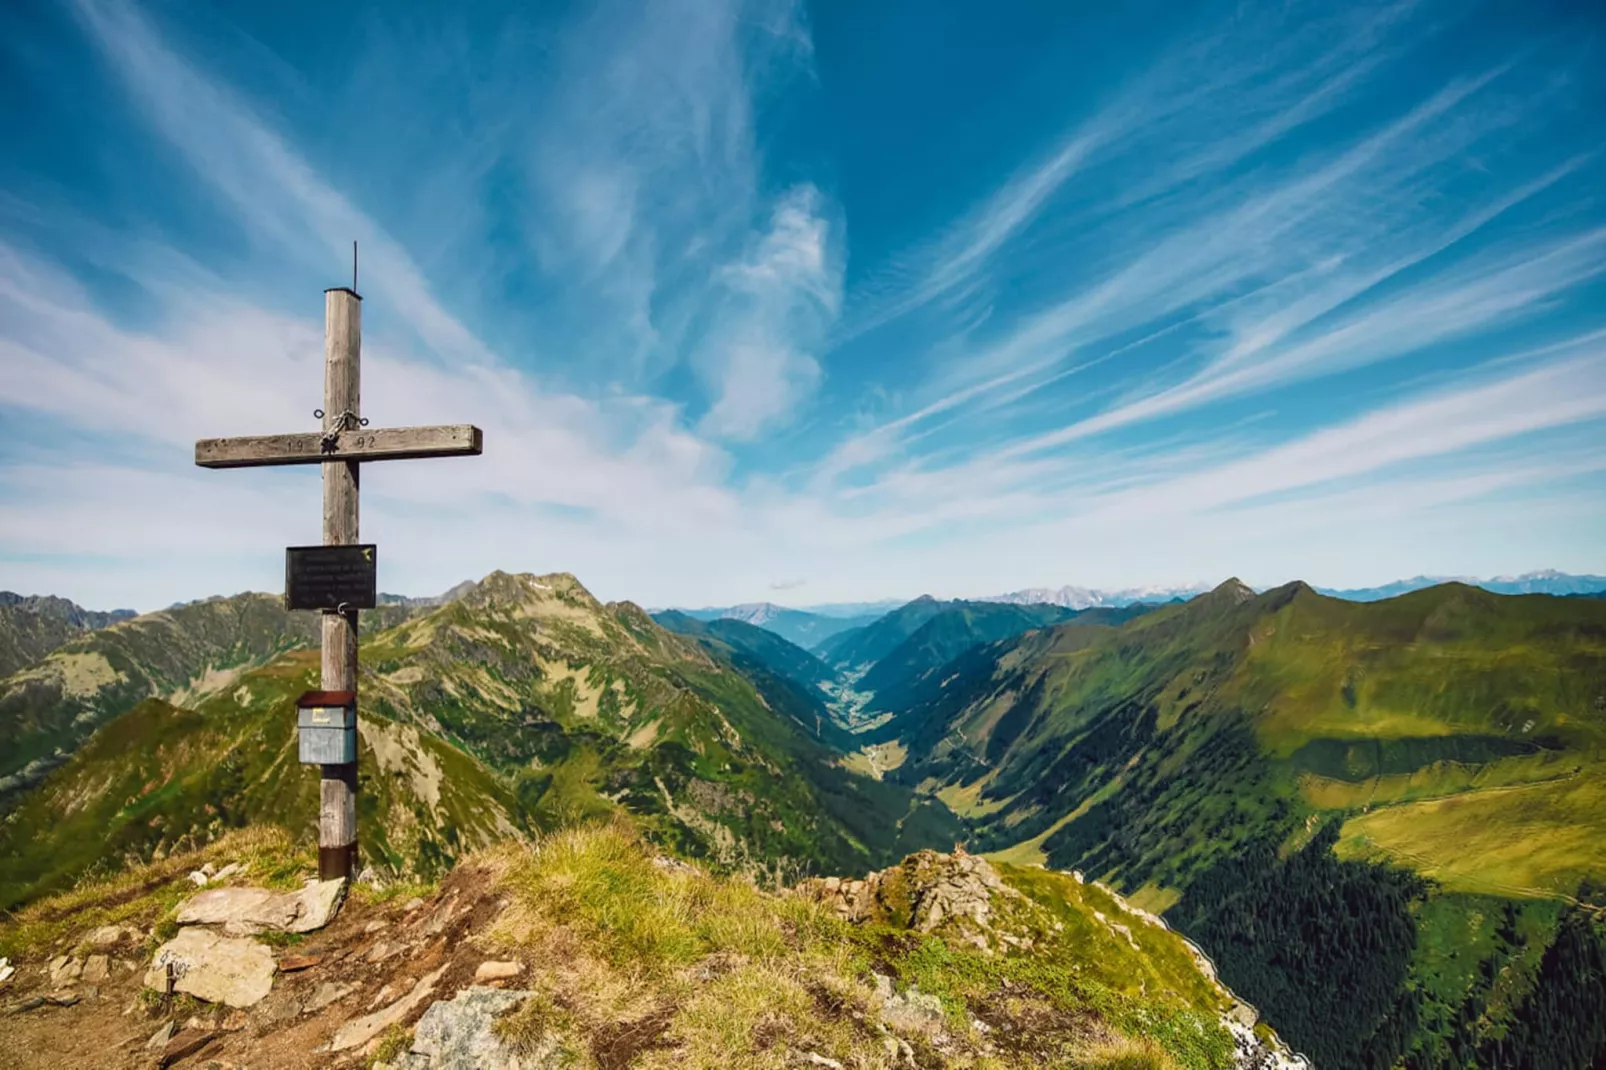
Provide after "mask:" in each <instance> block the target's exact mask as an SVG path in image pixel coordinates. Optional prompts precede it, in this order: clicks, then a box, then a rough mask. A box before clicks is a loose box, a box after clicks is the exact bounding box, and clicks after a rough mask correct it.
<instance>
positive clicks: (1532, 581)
mask: <svg viewBox="0 0 1606 1070" xmlns="http://www.w3.org/2000/svg"><path fill="white" fill-rule="evenodd" d="M1441 583H1465V584H1468V585H1470V586H1473V587H1482V588H1483V589H1484V590H1486V591H1492V592H1493V593H1495V594H1555V595H1568V594H1595V593H1597V592H1600V591H1606V576H1588V575H1585V576H1580V575H1574V574H1572V573H1568V572H1557V571H1556V570H1555V569H1544V570H1543V571H1540V572H1525V573H1523V574H1522V575H1520V576H1495V577H1493V578H1492V579H1486V580H1480V579H1477V578H1475V577H1471V576H1414V577H1412V578H1411V579H1408V580H1395V581H1394V582H1393V583H1385V584H1383V585H1382V586H1381V587H1358V588H1352V589H1349V590H1341V589H1333V588H1328V587H1318V588H1316V590H1318V591H1320V592H1321V593H1322V594H1326V595H1332V596H1333V597H1334V598H1343V599H1347V600H1348V601H1351V602H1376V601H1380V600H1381V599H1384V598H1393V597H1395V596H1396V595H1402V594H1409V593H1410V592H1412V591H1420V590H1422V589H1423V588H1425V587H1434V586H1437V585H1438V584H1441Z"/></svg>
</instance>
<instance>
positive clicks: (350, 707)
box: [296, 691, 357, 765]
mask: <svg viewBox="0 0 1606 1070" xmlns="http://www.w3.org/2000/svg"><path fill="white" fill-rule="evenodd" d="M296 733H297V735H298V736H299V738H300V744H301V746H300V751H301V761H302V762H303V763H304V764H306V765H355V764H356V762H357V693H356V692H355V691H307V692H304V693H303V694H302V696H301V697H300V698H298V699H296Z"/></svg>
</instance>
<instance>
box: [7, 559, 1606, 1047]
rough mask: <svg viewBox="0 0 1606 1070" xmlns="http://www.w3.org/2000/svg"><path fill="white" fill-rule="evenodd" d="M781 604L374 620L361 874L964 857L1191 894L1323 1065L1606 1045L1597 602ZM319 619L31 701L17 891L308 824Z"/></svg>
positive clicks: (241, 628)
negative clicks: (571, 839)
mask: <svg viewBox="0 0 1606 1070" xmlns="http://www.w3.org/2000/svg"><path fill="white" fill-rule="evenodd" d="M1576 579H1579V578H1576V577H1573V578H1562V577H1557V576H1553V575H1550V576H1537V577H1536V576H1530V577H1520V578H1516V579H1512V580H1502V581H1499V582H1510V583H1528V584H1533V583H1548V584H1560V583H1562V582H1564V580H1565V581H1566V582H1571V581H1572V580H1576ZM1588 579H1589V578H1583V580H1586V581H1587V580H1588ZM1491 582H1494V581H1491ZM1586 585H1587V584H1586ZM1165 593H1166V592H1159V593H1158V595H1157V596H1156V597H1158V596H1159V595H1164V594H1165ZM752 608H753V609H754V612H753V613H752V614H751V616H753V617H756V618H757V619H758V620H759V623H753V622H752V621H750V620H744V619H740V618H739V617H737V616H727V615H723V614H721V613H713V615H712V616H705V614H707V613H712V611H703V612H701V613H695V614H694V613H686V612H681V611H673V610H669V611H660V612H658V613H656V614H653V615H648V614H647V613H646V612H644V611H643V610H641V609H639V608H638V607H636V606H635V605H633V604H632V603H628V602H615V603H607V604H604V603H601V602H598V601H597V600H596V599H595V598H593V597H592V596H591V595H590V594H589V592H587V591H586V589H585V588H584V587H583V586H582V585H581V584H580V583H579V581H578V580H576V579H575V578H574V577H572V576H569V575H567V574H561V573H559V574H551V575H546V576H531V575H509V574H504V573H493V574H491V575H490V576H487V577H485V578H484V579H483V580H480V581H478V582H476V583H473V584H468V585H460V586H459V587H458V588H454V589H453V591H452V592H451V593H450V597H441V598H437V599H430V600H424V599H418V600H405V601H404V600H394V601H392V602H391V604H389V605H386V606H384V607H382V608H381V609H379V610H377V611H374V612H371V613H365V614H364V616H363V630H362V643H361V687H362V693H363V696H364V698H363V709H362V732H361V743H360V753H361V765H362V769H363V770H364V773H363V776H364V780H363V787H362V796H361V798H362V800H363V803H362V805H363V807H364V809H363V810H362V812H361V820H362V822H363V826H364V830H365V831H364V841H363V843H364V851H365V858H366V859H368V860H369V863H370V864H371V865H372V866H374V867H375V868H376V870H377V871H378V872H381V873H383V874H389V875H404V876H410V877H412V878H424V879H428V878H429V877H430V876H431V875H438V874H440V873H442V872H444V871H445V869H446V868H447V867H449V866H450V865H451V864H452V863H453V861H454V860H455V859H457V858H459V857H461V856H462V855H463V854H464V853H465V852H467V851H469V850H472V849H474V848H476V847H480V846H484V845H487V844H489V843H492V842H494V841H497V840H502V839H510V838H511V839H520V838H525V837H529V836H533V835H535V834H537V833H539V832H540V831H542V830H552V829H557V828H566V827H571V826H573V825H575V824H577V823H580V824H584V823H586V822H590V821H594V820H597V819H606V818H608V817H609V816H610V815H615V814H621V813H627V814H629V815H631V817H632V820H634V821H637V822H639V823H640V824H641V827H642V828H643V830H644V834H645V835H646V836H647V837H648V838H649V839H650V841H651V842H652V843H653V844H655V845H656V848H655V849H659V850H663V851H667V852H670V853H673V854H676V855H679V856H681V857H686V858H692V859H697V860H700V861H701V862H702V863H703V864H705V865H707V866H709V867H712V868H713V869H715V870H716V871H721V872H734V873H743V874H747V875H748V876H749V877H756V878H758V879H761V880H772V881H773V880H778V879H780V878H782V877H786V878H793V877H796V876H797V875H800V874H805V873H821V874H842V873H858V872H864V871H865V870H866V869H869V868H872V867H877V866H883V865H887V864H890V863H891V862H894V861H896V860H897V859H898V858H900V857H902V856H903V855H904V854H907V853H908V852H910V851H913V850H917V849H920V848H925V847H940V848H943V849H947V848H949V847H951V846H952V845H953V844H955V843H959V842H963V843H965V844H966V845H967V847H968V849H969V850H971V851H974V852H983V853H985V854H986V855H987V856H988V857H989V858H991V859H993V860H994V861H995V862H996V863H998V864H999V865H1006V866H1011V867H1015V869H1012V870H1011V872H1027V871H1028V870H1029V869H1030V867H1033V866H1046V867H1047V868H1049V869H1053V870H1075V871H1077V872H1079V873H1081V874H1082V875H1084V876H1085V877H1086V878H1087V879H1088V880H1093V879H1097V880H1099V881H1102V882H1105V883H1107V884H1108V885H1109V886H1110V887H1111V888H1113V889H1115V890H1118V891H1120V892H1122V893H1124V894H1126V895H1127V896H1129V897H1130V899H1131V900H1132V902H1133V903H1134V904H1136V906H1137V907H1140V908H1143V909H1146V910H1148V911H1151V912H1153V913H1154V914H1163V916H1164V917H1165V919H1166V921H1167V922H1169V923H1170V924H1172V925H1175V926H1177V927H1178V928H1179V929H1180V930H1181V931H1182V932H1184V933H1185V934H1187V935H1188V936H1189V937H1190V938H1192V939H1193V940H1195V941H1196V942H1197V943H1198V944H1199V945H1200V946H1202V947H1204V948H1205V949H1206V950H1207V951H1208V953H1209V954H1210V956H1211V958H1212V959H1213V960H1214V963H1215V967H1216V968H1217V969H1218V970H1219V972H1220V975H1221V977H1222V978H1223V980H1225V981H1226V982H1227V983H1228V984H1229V985H1231V986H1232V988H1233V989H1234V990H1235V991H1236V992H1238V993H1239V994H1240V995H1242V996H1243V997H1244V998H1246V999H1247V1000H1248V1001H1249V1002H1250V1003H1252V1004H1254V1006H1255V1007H1256V1008H1258V1009H1259V1011H1260V1012H1261V1013H1262V1014H1263V1015H1264V1016H1265V1017H1266V1019H1267V1020H1268V1021H1269V1022H1270V1023H1271V1025H1272V1026H1274V1027H1275V1028H1276V1029H1277V1031H1278V1032H1279V1033H1280V1034H1281V1035H1282V1036H1283V1037H1284V1038H1285V1039H1287V1040H1288V1041H1289V1042H1291V1043H1292V1044H1293V1045H1294V1046H1295V1047H1296V1048H1298V1049H1300V1050H1303V1051H1305V1052H1307V1053H1308V1054H1309V1055H1310V1056H1311V1057H1312V1058H1313V1060H1314V1063H1315V1065H1317V1066H1321V1067H1323V1068H1326V1067H1397V1066H1403V1067H1408V1068H1412V1070H1416V1068H1421V1070H1426V1068H1428V1067H1457V1066H1464V1067H1473V1066H1478V1067H1482V1066H1505V1065H1512V1066H1516V1065H1534V1066H1538V1065H1546V1066H1550V1065H1554V1066H1573V1065H1577V1066H1579V1067H1589V1066H1591V1065H1592V1064H1591V1062H1590V1060H1592V1059H1597V1058H1598V1059H1606V1024H1603V1023H1606V1018H1603V1017H1602V1016H1601V1015H1600V1014H1599V1013H1598V1010H1599V1007H1600V1005H1601V1001H1602V1000H1606V936H1603V934H1602V932H1601V931H1600V929H1601V918H1602V915H1603V914H1606V894H1603V892H1602V888H1606V747H1603V744H1606V600H1601V599H1598V598H1590V597H1552V596H1549V595H1544V594H1520V595H1501V594H1495V593H1491V592H1490V591H1488V590H1486V589H1483V588H1482V587H1481V586H1472V585H1468V584H1462V583H1445V584H1438V585H1434V586H1430V587H1426V588H1421V589H1417V590H1414V591H1410V592H1407V593H1405V594H1401V595H1397V596H1393V597H1386V598H1381V599H1377V600H1371V601H1362V600H1356V599H1341V598H1336V597H1332V596H1330V595H1326V594H1323V593H1322V592H1320V591H1317V590H1315V589H1313V588H1311V587H1309V586H1307V585H1305V584H1302V583H1293V584H1287V585H1284V586H1282V587H1278V588H1274V589H1271V590H1266V591H1260V592H1257V591H1255V590H1253V589H1252V588H1250V587H1248V586H1247V585H1245V584H1242V583H1240V582H1238V581H1236V580H1230V581H1228V582H1226V583H1224V584H1221V585H1218V586H1217V587H1215V588H1213V589H1212V590H1210V591H1207V592H1205V593H1203V594H1200V595H1198V596H1196V597H1193V598H1190V599H1187V600H1185V601H1183V600H1177V599H1170V598H1159V602H1158V603H1156V602H1137V603H1131V604H1128V605H1127V606H1123V607H1109V606H1095V607H1088V608H1083V609H1074V608H1071V607H1069V606H1061V605H1053V604H1048V603H1025V604H1016V603H1014V602H1004V601H994V600H968V601H967V600H951V601H942V600H938V599H935V598H930V597H925V598H920V599H916V600H914V601H912V602H910V603H907V604H904V605H901V606H897V607H895V608H893V609H891V610H890V611H888V612H886V613H883V614H881V615H880V616H878V617H876V618H874V619H873V620H869V621H864V622H854V621H853V620H852V619H851V618H836V622H837V623H840V622H841V621H842V620H844V619H846V620H847V621H848V623H847V624H845V625H844V626H842V627H839V628H836V629H835V630H834V631H831V632H830V633H829V634H826V635H825V636H824V637H823V638H819V639H817V641H816V642H814V643H813V644H812V649H805V647H804V645H803V644H801V643H799V642H796V641H795V640H793V639H791V638H788V637H787V636H785V635H783V634H781V631H780V629H781V628H782V627H787V626H790V625H795V624H796V623H797V622H796V621H795V620H793V619H791V618H789V617H788V614H789V613H793V612H799V611H777V607H768V608H763V609H760V608H758V607H752ZM313 620H314V618H313V617H312V616H311V615H306V614H290V613H286V612H285V611H284V610H283V609H282V603H281V602H280V600H279V599H277V598H275V597H272V596H268V595H238V596H233V597H230V598H222V599H214V600H207V601H203V602H199V603H192V604H190V605H187V606H183V607H178V608H174V609H170V610H166V611H163V612H161V613H155V614H148V615H145V616H143V617H138V618H135V619H132V620H118V621H113V622H110V623H108V624H107V625H106V626H104V627H102V628H100V629H98V630H94V631H87V632H81V633H77V634H74V635H72V636H71V637H69V638H67V639H66V640H65V641H64V642H62V643H61V644H60V645H59V646H58V647H57V648H56V649H54V650H52V651H50V652H49V653H47V654H46V655H44V656H43V657H42V658H40V659H39V660H36V661H35V662H33V663H31V664H28V665H26V666H24V667H23V668H21V669H19V670H17V671H15V672H13V673H11V674H10V675H9V676H6V677H4V678H3V679H0V740H4V741H5V743H6V746H5V747H4V748H3V749H0V776H4V777H5V780H4V781H0V785H3V789H0V908H6V909H11V908H13V907H15V906H17V905H19V904H25V903H28V902H32V901H35V900H37V899H38V898H39V897H40V896H41V895H46V894H49V893H51V892H52V891H55V890H58V889H62V888H65V887H67V886H69V885H72V884H74V883H76V882H80V881H81V880H82V879H83V878H84V877H85V876H86V875H96V874H103V873H107V872H110V871H113V870H116V869H119V868H121V867H124V866H127V865H137V864H143V863H147V862H150V861H152V860H153V859H154V860H160V859H161V858H163V857H166V856H168V855H170V854H173V853H174V852H180V851H184V850H188V849H191V848H194V847H196V846H198V845H202V844H206V843H209V842H212V841H214V840H215V839H217V838H218V837H219V836H222V835H225V834H226V833H227V831H228V830H229V829H231V828H234V827H237V826H244V825H256V824H263V823H267V824H276V825H280V826H283V827H285V828H287V829H289V830H290V831H291V833H292V834H293V835H294V836H296V837H299V838H300V839H301V841H302V842H305V841H306V840H307V839H308V838H309V837H311V835H312V820H313V816H312V815H314V814H315V813H316V810H317V807H316V800H315V795H316V790H317V789H316V783H317V778H316V773H315V771H313V770H309V769H306V768H305V767H301V766H299V765H298V763H297V762H296V761H295V746H294V729H293V725H292V720H291V718H290V716H289V715H288V711H289V709H290V707H291V705H292V701H293V698H294V696H295V695H296V694H297V693H298V692H299V691H300V690H302V689H305V688H308V687H311V686H313V684H314V682H315V680H316V676H317V659H316V656H315V655H314V654H313V652H312V651H311V649H310V644H311V642H312V640H313V638H314V636H313V634H312V629H311V626H310V623H309V622H311V621H313ZM1021 867H1025V868H1024V869H1023V868H1021ZM1558 1038H1566V1039H1565V1043H1564V1042H1563V1041H1562V1040H1561V1039H1558ZM1558 1044H1563V1046H1564V1047H1565V1046H1569V1045H1570V1047H1566V1050H1567V1051H1572V1052H1580V1051H1582V1052H1586V1053H1587V1054H1588V1058H1587V1059H1585V1060H1584V1061H1582V1062H1576V1061H1574V1062H1569V1061H1567V1059H1562V1058H1560V1057H1559V1056H1555V1052H1556V1051H1558V1050H1561V1049H1559V1048H1558V1047H1557V1045H1558ZM1547 1053H1549V1054H1547ZM1567 1058H1569V1059H1570V1058H1572V1056H1568V1057H1567ZM1558 1059H1559V1060H1560V1061H1558ZM1190 1065H1191V1064H1190Z"/></svg>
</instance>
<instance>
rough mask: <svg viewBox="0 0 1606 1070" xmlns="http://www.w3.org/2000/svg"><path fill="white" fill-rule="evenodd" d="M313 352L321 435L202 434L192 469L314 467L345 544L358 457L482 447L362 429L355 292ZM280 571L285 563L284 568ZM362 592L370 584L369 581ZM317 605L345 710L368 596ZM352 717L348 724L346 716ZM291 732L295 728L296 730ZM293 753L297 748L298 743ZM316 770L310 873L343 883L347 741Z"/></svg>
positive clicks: (349, 773)
mask: <svg viewBox="0 0 1606 1070" xmlns="http://www.w3.org/2000/svg"><path fill="white" fill-rule="evenodd" d="M353 256H355V250H354V251H353ZM354 270H355V265H354ZM353 281H355V280H353ZM323 352H324V375H323V409H322V411H321V412H320V413H319V414H318V415H321V416H322V418H323V431H322V432H321V433H306V434H286V435H264V436H259V437H253V438H208V439H202V440H201V441H199V442H197V443H196V444H195V463H196V464H198V465H200V466H201V467H202V468H254V467H260V466H265V465H284V464H319V465H322V466H323V542H324V545H325V546H343V547H353V548H355V545H356V543H357V483H358V479H357V470H358V469H357V466H358V465H359V464H360V463H361V462H363V461H390V460H406V459H408V458H414V457H464V456H476V455H478V454H479V453H480V451H481V449H482V445H483V436H482V434H481V432H480V429H479V428H477V427H472V426H469V425H467V424H461V425H455V426H446V427H396V428H380V429H374V430H369V429H367V428H366V427H365V426H364V425H365V424H367V422H368V421H366V420H364V419H362V417H361V415H360V413H361V397H360V390H359V385H360V382H361V376H360V366H361V358H362V298H361V297H359V296H358V294H357V291H356V290H355V289H346V288H345V287H337V288H335V289H331V290H325V291H324V351H323ZM367 549H368V551H369V552H368V553H366V554H364V555H359V556H360V557H365V558H366V561H367V564H368V565H369V566H370V567H371V566H372V565H373V563H374V557H373V553H372V548H367ZM348 556H349V555H348ZM289 571H290V570H289V568H287V569H286V572H287V574H288V572H289ZM370 579H371V574H370ZM288 581H289V577H288V575H287V583H288ZM369 589H370V590H372V587H371V586H370V587H369ZM286 601H287V604H288V605H289V606H290V608H292V609H295V608H304V607H303V606H299V605H297V604H296V602H295V600H294V599H293V598H292V597H291V591H290V590H289V589H288V588H287V590H286ZM321 608H322V609H323V666H322V669H323V671H322V687H323V689H324V691H323V694H333V693H346V694H348V695H349V696H350V701H351V704H352V707H353V709H354V708H355V703H356V692H357V612H358V609H359V608H370V609H371V608H373V601H372V600H371V596H370V598H369V600H368V601H367V604H366V605H364V606H359V604H358V603H356V602H354V601H352V600H349V599H342V600H340V601H339V602H337V603H335V604H333V605H324V606H322V607H321ZM312 694H317V693H312ZM319 723H321V722H319ZM352 724H353V725H355V720H354V719H353V721H352ZM301 731H303V732H305V731H306V729H301ZM353 731H354V729H353ZM353 742H354V741H353ZM303 753H304V754H305V753H306V748H305V747H304V748H303ZM321 769H322V774H321V777H322V782H321V784H320V795H319V808H318V876H319V878H320V879H321V880H333V879H336V878H341V877H344V878H346V879H347V880H350V879H351V878H352V877H353V876H354V875H355V873H356V861H357V761H356V750H355V747H354V746H353V748H352V749H351V751H350V757H349V760H345V761H341V762H339V763H338V764H322V765H321Z"/></svg>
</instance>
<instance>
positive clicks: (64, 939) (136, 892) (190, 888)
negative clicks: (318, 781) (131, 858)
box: [0, 826, 317, 961]
mask: <svg viewBox="0 0 1606 1070" xmlns="http://www.w3.org/2000/svg"><path fill="white" fill-rule="evenodd" d="M208 862H212V863H214V864H216V865H219V866H221V865H226V864H227V863H229V862H242V863H244V864H245V867H246V868H245V872H246V873H248V874H249V876H250V880H251V881H252V883H254V884H258V885H264V886H267V887H275V888H293V887H297V886H298V885H299V882H300V878H301V877H302V876H303V875H305V874H306V873H308V872H315V871H316V868H317V866H316V860H315V859H314V857H313V855H312V853H311V851H310V850H309V849H307V848H306V847H304V846H302V847H297V846H296V845H295V844H294V843H293V841H292V840H291V838H290V835H289V834H288V833H287V832H285V831H284V830H283V829H280V828H276V827H273V826H252V827H250V828H244V829H238V830H235V831H233V832H229V833H227V834H225V835H223V836H221V837H219V838H218V839H216V840H214V841H213V842H212V843H209V844H207V845H206V846H204V847H198V848H196V849H194V850H192V851H186V852H183V853H182V854H175V855H169V856H168V857H167V858H164V859H162V860H161V861H160V862H151V863H148V864H146V865H141V866H134V867H132V868H130V869H127V870H124V871H122V872H120V873H117V874H114V875H112V876H110V877H103V878H99V879H95V880H88V881H84V882H82V883H80V884H79V885H78V886H77V887H76V888H73V889H71V890H70V891H66V892H61V893H59V894H57V895H52V896H49V897H47V898H44V899H41V900H39V901H38V902H35V903H30V904H29V905H28V906H26V907H24V908H22V909H21V910H19V911H17V912H16V913H14V914H13V913H9V912H6V913H4V914H0V957H7V958H12V959H16V960H18V961H29V960H33V959H39V958H48V957H50V955H52V954H54V953H56V952H58V951H60V950H65V949H66V945H67V944H69V943H71V942H72V941H73V940H75V939H76V938H77V937H79V936H81V935H82V934H83V933H85V932H88V931H89V930H91V929H95V928H98V927H100V926H103V925H133V926H137V927H139V928H140V929H144V930H153V931H154V933H155V936H156V938H161V937H162V934H163V933H164V932H166V931H167V929H166V928H164V926H163V924H162V923H163V921H164V919H167V918H168V917H169V915H170V914H171V913H172V911H173V908H174V907H175V906H177V905H178V903H179V902H180V901H181V900H183V899H186V898H188V897H189V896H190V895H192V894H193V893H194V892H195V885H193V884H191V883H190V882H189V880H188V877H189V874H190V872H191V871H192V870H196V869H199V868H200V867H201V866H204V865H205V864H206V863H208ZM169 935H170V933H169Z"/></svg>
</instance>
